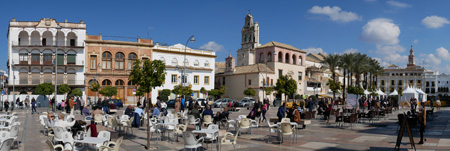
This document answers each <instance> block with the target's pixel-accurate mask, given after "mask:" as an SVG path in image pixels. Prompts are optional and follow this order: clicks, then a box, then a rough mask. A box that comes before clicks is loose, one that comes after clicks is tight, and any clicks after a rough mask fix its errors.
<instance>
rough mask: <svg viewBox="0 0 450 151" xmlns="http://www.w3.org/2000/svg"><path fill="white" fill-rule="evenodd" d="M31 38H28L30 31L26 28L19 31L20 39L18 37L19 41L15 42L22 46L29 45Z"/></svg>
mask: <svg viewBox="0 0 450 151" xmlns="http://www.w3.org/2000/svg"><path fill="white" fill-rule="evenodd" d="M29 42H30V41H29V40H28V32H27V31H25V30H22V31H21V32H20V33H19V39H18V43H14V44H16V45H17V44H19V45H20V46H28V45H29Z"/></svg>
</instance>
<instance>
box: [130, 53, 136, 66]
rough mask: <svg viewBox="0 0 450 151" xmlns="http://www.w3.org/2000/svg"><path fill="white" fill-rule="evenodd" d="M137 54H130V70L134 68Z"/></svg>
mask: <svg viewBox="0 0 450 151" xmlns="http://www.w3.org/2000/svg"><path fill="white" fill-rule="evenodd" d="M136 58H137V57H136V54H135V53H130V54H128V69H129V70H131V69H132V68H133V64H134V61H135V60H136Z"/></svg>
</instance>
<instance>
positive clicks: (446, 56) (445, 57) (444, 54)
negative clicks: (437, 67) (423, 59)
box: [436, 47, 450, 60]
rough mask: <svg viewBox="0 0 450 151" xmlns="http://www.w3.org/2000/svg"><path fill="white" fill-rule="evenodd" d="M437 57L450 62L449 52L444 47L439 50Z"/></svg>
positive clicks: (437, 50)
mask: <svg viewBox="0 0 450 151" xmlns="http://www.w3.org/2000/svg"><path fill="white" fill-rule="evenodd" d="M436 55H437V56H439V58H441V59H443V60H450V54H449V53H448V50H447V49H445V48H444V47H440V48H437V49H436Z"/></svg>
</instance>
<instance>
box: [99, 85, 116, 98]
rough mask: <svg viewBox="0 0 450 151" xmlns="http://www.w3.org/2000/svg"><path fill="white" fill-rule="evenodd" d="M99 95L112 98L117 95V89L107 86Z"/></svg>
mask: <svg viewBox="0 0 450 151" xmlns="http://www.w3.org/2000/svg"><path fill="white" fill-rule="evenodd" d="M99 93H100V94H102V95H103V96H106V97H109V98H111V97H112V96H114V95H116V94H117V88H116V87H112V86H107V87H104V88H102V89H100V91H99Z"/></svg>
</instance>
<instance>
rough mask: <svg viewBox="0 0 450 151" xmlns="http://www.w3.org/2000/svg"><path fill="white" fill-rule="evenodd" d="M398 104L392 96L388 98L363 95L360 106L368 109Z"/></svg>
mask: <svg viewBox="0 0 450 151" xmlns="http://www.w3.org/2000/svg"><path fill="white" fill-rule="evenodd" d="M395 105H397V106H398V104H396V103H395V102H393V100H392V98H387V97H383V96H381V97H373V98H372V97H369V98H367V97H361V98H360V99H359V107H360V108H362V109H363V110H364V109H367V110H372V109H385V108H387V107H392V106H395Z"/></svg>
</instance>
